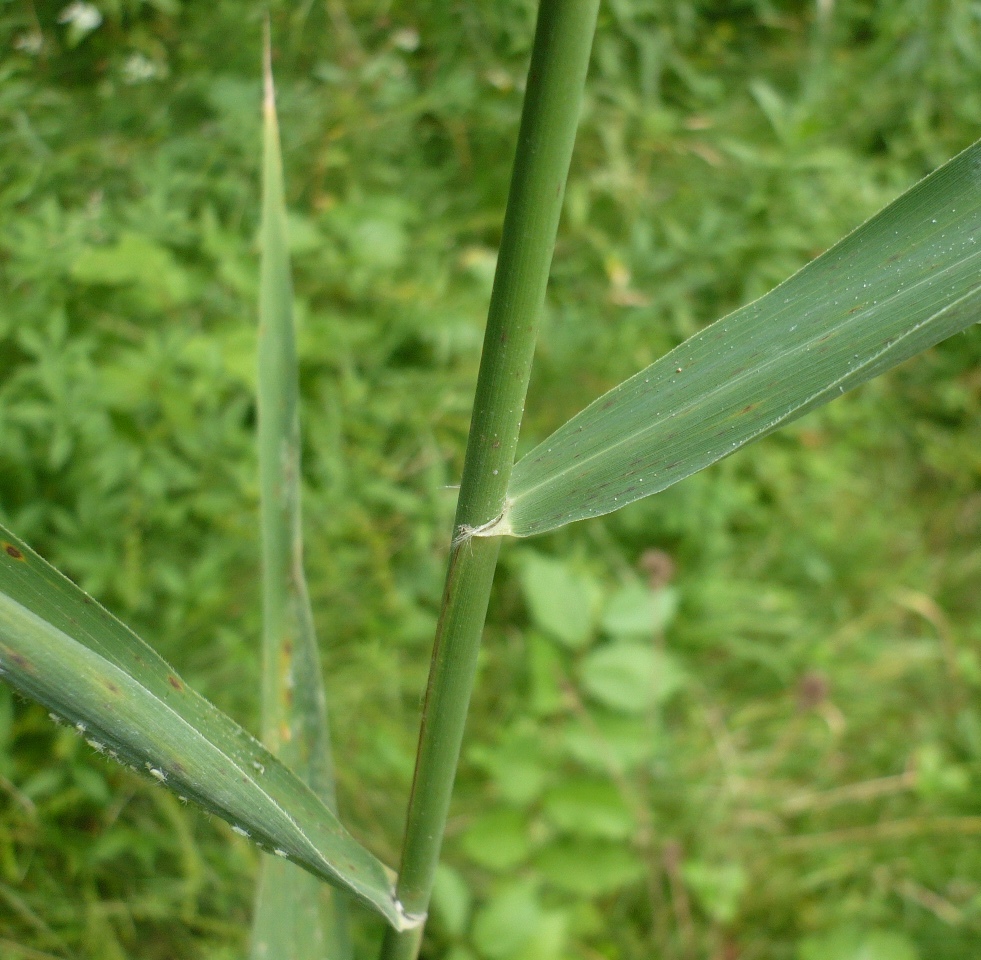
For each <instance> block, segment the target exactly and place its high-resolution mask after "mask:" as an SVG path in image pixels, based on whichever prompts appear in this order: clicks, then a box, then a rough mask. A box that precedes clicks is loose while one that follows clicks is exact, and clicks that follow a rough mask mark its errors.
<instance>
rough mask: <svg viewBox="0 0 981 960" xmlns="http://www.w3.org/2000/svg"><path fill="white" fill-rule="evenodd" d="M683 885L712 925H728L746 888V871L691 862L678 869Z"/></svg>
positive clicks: (722, 865) (731, 866)
mask: <svg viewBox="0 0 981 960" xmlns="http://www.w3.org/2000/svg"><path fill="white" fill-rule="evenodd" d="M682 875H683V876H684V878H685V884H686V885H687V886H688V889H689V890H691V891H692V892H693V893H694V894H695V896H696V897H697V899H698V903H699V905H700V906H701V908H702V909H703V910H704V911H705V912H706V913H707V914H708V915H709V916H710V917H711V918H712V919H713V920H715V921H716V923H732V921H733V920H735V919H736V915H737V914H738V912H739V905H740V902H741V900H742V898H743V894H745V892H746V887H747V886H748V885H749V877H748V876H747V875H746V871H745V870H744V869H743V868H742V867H741V866H740V865H739V864H738V863H723V864H712V863H704V862H703V861H701V860H692V861H690V862H688V863H686V864H685V865H684V867H683V868H682Z"/></svg>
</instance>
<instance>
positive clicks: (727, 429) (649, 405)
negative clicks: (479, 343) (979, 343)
mask: <svg viewBox="0 0 981 960" xmlns="http://www.w3.org/2000/svg"><path fill="white" fill-rule="evenodd" d="M979 238H981V143H977V144H975V145H974V146H972V147H969V148H968V149H967V150H965V151H964V152H963V153H961V154H960V155H958V156H957V157H955V158H954V159H953V160H951V161H949V162H948V163H947V164H945V165H944V166H942V167H940V168H939V169H938V170H936V171H934V173H932V174H931V175H930V176H928V177H927V178H926V179H924V180H922V181H920V183H918V184H916V185H915V186H914V187H912V188H911V189H910V190H909V191H907V192H906V193H905V194H903V195H902V196H901V197H900V198H899V199H898V200H896V201H895V202H893V203H892V204H890V205H889V206H888V207H886V208H885V209H884V210H882V211H881V212H880V213H878V214H877V215H876V216H875V217H873V218H872V219H871V220H869V221H868V222H867V223H865V224H864V225H863V226H861V227H859V228H858V229H857V230H856V231H855V232H853V233H852V234H850V235H849V236H847V237H846V238H845V239H844V240H842V241H840V242H839V243H838V244H836V245H835V246H834V247H832V248H831V249H830V250H828V251H827V252H826V253H824V254H823V255H822V256H820V257H819V258H818V259H817V260H815V261H813V262H812V263H810V264H808V265H807V266H806V267H804V268H803V269H802V270H800V271H799V272H798V273H796V274H794V276H792V277H791V278H790V279H789V280H786V281H784V283H782V284H781V285H780V286H778V287H776V288H775V289H774V290H772V291H770V293H768V294H767V295H766V296H764V297H762V298H761V299H759V300H757V301H756V302H754V303H751V304H749V305H748V306H745V307H742V308H741V309H740V310H737V311H736V312H735V313H732V314H730V315H729V316H727V317H725V318H723V319H722V320H719V321H718V322H717V323H714V324H713V325H712V326H710V327H707V328H706V329H705V330H703V331H701V332H699V333H698V334H696V335H695V336H694V337H692V338H690V339H689V340H687V341H685V342H684V343H683V344H681V345H680V346H678V347H677V348H675V349H674V350H672V351H671V352H670V353H668V354H667V355H666V356H664V357H662V358H661V359H660V360H658V361H657V362H656V363H654V364H652V365H651V366H649V367H648V368H647V369H645V370H643V371H641V372H640V373H638V374H636V375H635V376H633V377H631V378H630V379H629V380H625V381H624V382H623V383H621V384H620V385H619V386H617V387H614V388H613V389H612V390H611V391H609V392H608V393H607V394H605V395H604V396H602V397H600V398H599V399H598V400H596V401H595V402H594V403H592V404H591V405H590V406H589V407H587V408H586V409H585V410H583V411H582V412H581V413H579V414H577V415H576V416H575V417H573V418H572V420H570V421H569V422H568V423H566V424H565V425H564V426H562V427H560V428H559V429H558V430H557V431H556V432H555V433H553V434H552V436H550V437H549V438H548V439H547V440H545V441H544V442H543V443H542V444H540V445H539V446H538V447H536V448H535V449H534V450H532V451H531V452H530V453H529V454H528V455H527V456H526V457H524V458H523V459H522V460H520V461H519V462H518V463H517V464H516V465H515V468H514V472H513V474H512V477H511V483H510V486H509V489H508V499H507V506H506V509H505V512H504V514H503V516H502V517H501V519H500V520H499V522H498V523H496V524H495V525H493V527H491V528H490V529H488V530H486V531H482V535H487V536H490V535H503V534H509V535H512V536H519V537H523V536H530V535H532V534H536V533H543V532H545V531H547V530H553V529H555V528H557V527H561V526H564V525H565V524H567V523H571V522H573V521H575V520H581V519H584V518H587V517H595V516H600V515H601V514H604V513H610V512H611V511H613V510H618V509H620V508H621V507H624V506H626V505H627V504H629V503H632V502H633V501H635V500H638V499H640V498H641V497H646V496H650V495H651V494H653V493H658V492H659V491H661V490H664V489H665V488H666V487H668V486H670V485H671V484H673V483H677V482H678V481H679V480H682V479H684V478H685V477H687V476H689V475H691V474H692V473H695V472H697V471H698V470H701V469H702V468H703V467H706V466H708V465H709V464H711V463H714V462H715V461H717V460H720V459H721V458H722V457H725V456H728V455H729V454H731V453H733V452H734V451H735V450H738V449H739V448H740V447H742V446H744V445H745V444H747V443H749V442H750V441H751V440H754V439H756V438H758V437H761V436H764V435H766V434H768V433H770V432H771V431H773V430H775V429H777V428H778V427H780V426H782V425H783V424H785V423H789V422H790V421H792V420H795V419H796V418H798V417H800V416H802V415H803V414H805V413H807V412H808V411H810V410H813V409H814V408H815V407H818V406H820V405H821V404H824V403H827V402H828V401H829V400H832V399H834V398H835V397H837V396H839V395H840V394H842V393H844V392H845V391H846V390H849V389H851V388H852V387H856V386H858V385H859V384H861V383H864V382H866V381H867V380H870V379H871V378H872V377H875V376H877V375H878V374H880V373H883V372H885V371H886V370H888V369H890V368H891V367H893V366H895V365H896V364H899V363H901V362H902V361H904V360H906V359H908V358H910V357H912V356H914V355H915V354H917V353H919V352H921V351H923V350H925V349H927V348H928V347H931V346H933V345H934V344H936V343H939V342H940V341H941V340H944V339H946V338H947V337H950V336H952V335H953V334H955V333H958V332H960V331H962V330H965V329H966V328H968V327H969V326H971V325H972V324H973V323H976V322H977V321H978V319H979V318H981V239H979Z"/></svg>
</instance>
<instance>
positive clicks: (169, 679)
mask: <svg viewBox="0 0 981 960" xmlns="http://www.w3.org/2000/svg"><path fill="white" fill-rule="evenodd" d="M167 683H169V684H170V685H171V686H172V687H173V688H174V689H175V690H183V689H184V684H182V683H181V682H180V680H178V679H177V677H175V676H174V675H173V674H172V673H168V674H167Z"/></svg>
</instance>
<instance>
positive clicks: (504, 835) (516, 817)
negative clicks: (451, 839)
mask: <svg viewBox="0 0 981 960" xmlns="http://www.w3.org/2000/svg"><path fill="white" fill-rule="evenodd" d="M462 844H463V849H464V852H465V853H466V854H467V856H468V857H469V858H470V859H471V860H472V861H473V862H474V863H476V864H478V865H480V866H481V867H485V868H486V869H488V870H495V871H497V872H499V873H503V872H505V871H510V870H513V869H514V868H515V867H517V866H518V865H519V864H520V863H522V862H523V861H524V860H525V859H526V858H527V856H528V853H529V851H530V850H531V844H530V842H529V840H528V818H527V816H526V815H525V814H524V813H521V812H519V811H517V810H507V809H504V810H490V811H488V812H487V813H485V814H483V816H480V817H477V819H476V820H474V821H473V823H471V824H470V826H469V827H468V828H467V831H466V833H464V835H463V839H462Z"/></svg>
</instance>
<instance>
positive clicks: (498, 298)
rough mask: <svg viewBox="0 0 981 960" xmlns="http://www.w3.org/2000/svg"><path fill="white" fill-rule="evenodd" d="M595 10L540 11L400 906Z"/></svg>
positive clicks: (503, 461) (528, 333) (417, 902)
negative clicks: (475, 533)
mask: <svg viewBox="0 0 981 960" xmlns="http://www.w3.org/2000/svg"><path fill="white" fill-rule="evenodd" d="M598 7H599V0H542V2H541V5H540V7H539V11H538V21H537V25H536V28H535V42H534V47H533V50H532V56H531V67H530V70H529V74H528V84H527V93H526V96H525V103H524V109H523V112H522V117H521V128H520V132H519V135H518V146H517V150H516V154H515V161H514V171H513V174H512V179H511V188H510V192H509V195H508V204H507V211H506V214H505V218H504V231H503V236H502V239H501V248H500V252H499V255H498V264H497V272H496V275H495V278H494V289H493V292H492V294H491V303H490V309H489V312H488V319H487V329H486V332H485V335H484V348H483V354H482V357H481V364H480V373H479V375H478V379H477V389H476V395H475V399H474V409H473V416H472V420H471V426H470V438H469V441H468V445H467V454H466V460H465V462H464V468H463V478H462V481H461V486H460V499H459V503H458V505H457V515H456V521H455V528H454V529H455V535H454V541H453V547H452V550H451V554H450V562H449V569H448V571H447V578H446V586H445V589H444V594H443V607H442V613H441V616H440V620H439V625H438V627H437V630H436V640H435V644H434V647H433V659H432V665H431V668H430V675H429V684H428V688H427V691H426V701H425V705H424V708H423V716H422V725H421V730H420V734H419V751H418V754H417V757H416V771H415V778H414V781H413V786H412V794H411V797H410V800H409V811H408V817H407V822H406V832H405V840H404V844H403V848H402V865H401V872H400V874H399V885H398V896H399V900H400V901H401V903H402V905H403V907H404V908H405V910H406V911H407V912H408V913H410V914H425V913H426V912H427V910H428V909H429V898H430V894H431V892H432V886H433V879H434V876H435V872H436V866H437V864H438V862H439V854H440V848H441V846H442V842H443V833H444V830H445V827H446V817H447V813H448V810H449V805H450V796H451V794H452V790H453V781H454V779H455V776H456V767H457V762H458V759H459V755H460V745H461V743H462V740H463V730H464V726H465V723H466V717H467V709H468V707H469V703H470V694H471V691H472V688H473V679H474V673H475V670H476V664H477V653H478V650H479V646H480V637H481V634H482V632H483V628H484V621H485V618H486V613H487V604H488V600H489V598H490V590H491V585H492V583H493V580H494V571H495V568H496V566H497V557H498V553H499V551H500V539H499V538H496V537H492V538H476V537H471V536H467V535H466V534H467V532H468V531H472V530H474V529H478V528H480V527H482V526H484V525H485V524H488V523H489V522H490V521H492V520H493V519H494V518H495V517H497V516H498V515H499V514H500V513H501V512H502V510H503V508H504V495H505V491H506V489H507V485H508V480H509V478H510V475H511V466H512V464H513V463H514V454H515V449H516V446H517V442H518V431H519V429H520V426H521V416H522V413H523V412H524V404H525V395H526V393H527V389H528V380H529V377H530V374H531V364H532V359H533V356H534V352H535V339H536V335H537V331H538V323H539V317H540V314H541V310H542V305H543V303H544V300H545V288H546V285H547V282H548V274H549V269H550V267H551V262H552V252H553V249H554V246H555V235H556V231H557V229H558V222H559V214H560V211H561V208H562V198H563V195H564V191H565V182H566V178H567V176H568V172H569V163H570V160H571V157H572V148H573V144H574V142H575V135H576V127H577V124H578V120H579V112H580V108H581V103H582V93H583V88H584V85H585V80H586V70H587V67H588V63H589V53H590V49H591V47H592V40H593V33H594V31H595V27H596V16H597V11H598ZM422 929H423V928H422V927H421V926H420V927H419V928H417V929H415V930H413V931H409V932H408V933H402V934H399V933H395V932H393V931H392V930H389V931H387V933H386V937H385V941H384V943H383V945H382V958H383V960H408V958H413V957H415V956H416V955H417V954H418V951H419V945H420V942H421V939H422Z"/></svg>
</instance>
